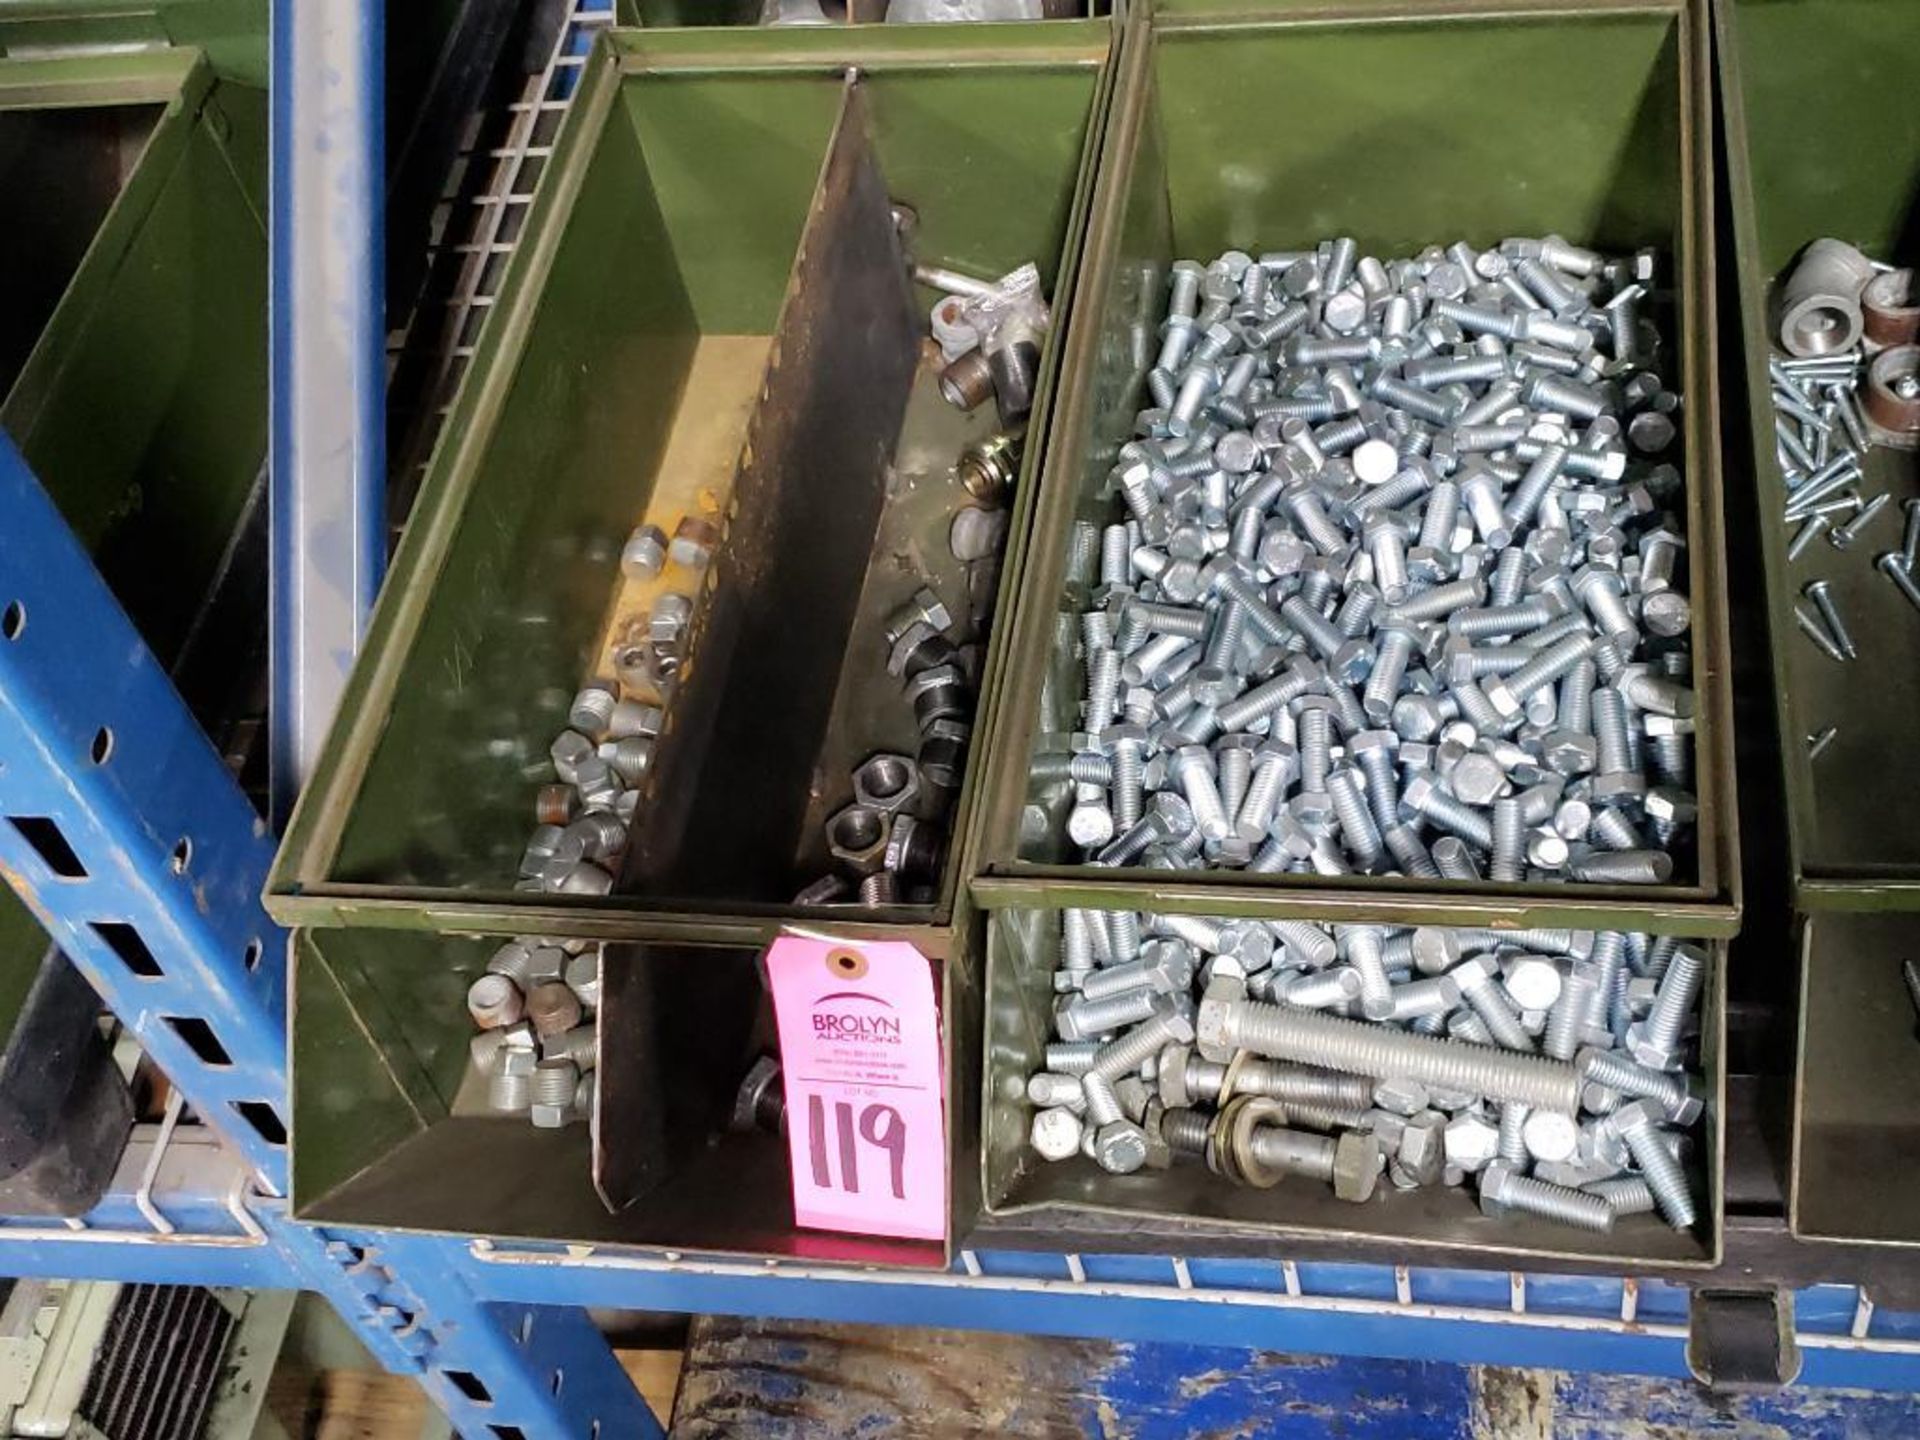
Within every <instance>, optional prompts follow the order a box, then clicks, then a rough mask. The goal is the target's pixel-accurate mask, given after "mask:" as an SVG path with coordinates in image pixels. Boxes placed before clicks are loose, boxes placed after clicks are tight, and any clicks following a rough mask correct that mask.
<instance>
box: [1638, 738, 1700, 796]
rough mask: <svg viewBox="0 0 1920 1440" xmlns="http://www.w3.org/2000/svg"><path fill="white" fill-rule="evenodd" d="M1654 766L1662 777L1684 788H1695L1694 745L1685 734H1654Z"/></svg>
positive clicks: (1651, 741)
mask: <svg viewBox="0 0 1920 1440" xmlns="http://www.w3.org/2000/svg"><path fill="white" fill-rule="evenodd" d="M1648 743H1649V745H1651V747H1652V750H1653V768H1654V770H1655V771H1656V772H1657V773H1658V774H1659V776H1660V779H1661V780H1662V781H1663V782H1664V783H1666V784H1668V785H1676V786H1678V787H1679V788H1680V789H1682V790H1690V789H1692V788H1693V746H1692V745H1691V744H1689V743H1688V741H1687V737H1686V736H1684V735H1652V736H1649V737H1648Z"/></svg>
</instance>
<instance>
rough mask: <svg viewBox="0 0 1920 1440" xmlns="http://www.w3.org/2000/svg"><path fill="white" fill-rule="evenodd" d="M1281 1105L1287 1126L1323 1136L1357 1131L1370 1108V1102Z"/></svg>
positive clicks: (1297, 1102) (1295, 1102)
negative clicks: (1285, 1113) (1343, 1131)
mask: <svg viewBox="0 0 1920 1440" xmlns="http://www.w3.org/2000/svg"><path fill="white" fill-rule="evenodd" d="M1283 1103H1284V1104H1285V1106H1286V1111H1287V1123H1288V1124H1289V1125H1297V1126H1301V1127H1303V1128H1305V1129H1308V1130H1318V1131H1320V1132H1322V1133H1323V1134H1333V1133H1335V1132H1337V1131H1340V1130H1355V1129H1358V1128H1359V1127H1360V1124H1361V1122H1362V1121H1363V1120H1364V1119H1365V1118H1366V1113H1367V1111H1368V1109H1369V1108H1370V1102H1369V1104H1364V1105H1322V1104H1318V1103H1316V1102H1314V1101H1308V1100H1302V1101H1286V1102H1283Z"/></svg>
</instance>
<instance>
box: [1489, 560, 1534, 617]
mask: <svg viewBox="0 0 1920 1440" xmlns="http://www.w3.org/2000/svg"><path fill="white" fill-rule="evenodd" d="M1527 565H1528V559H1527V552H1526V551H1525V550H1523V549H1521V548H1520V547H1519V546H1518V545H1515V546H1511V547H1510V548H1508V549H1505V550H1502V551H1501V552H1500V558H1499V559H1498V560H1495V561H1494V562H1493V579H1492V580H1490V581H1489V582H1488V583H1487V604H1488V605H1489V606H1490V607H1491V608H1493V609H1495V610H1503V609H1505V608H1506V607H1508V606H1509V605H1514V604H1517V603H1519V600H1520V593H1521V591H1522V590H1523V589H1524V588H1525V587H1526V583H1527ZM1542 623H1544V621H1543V622H1542Z"/></svg>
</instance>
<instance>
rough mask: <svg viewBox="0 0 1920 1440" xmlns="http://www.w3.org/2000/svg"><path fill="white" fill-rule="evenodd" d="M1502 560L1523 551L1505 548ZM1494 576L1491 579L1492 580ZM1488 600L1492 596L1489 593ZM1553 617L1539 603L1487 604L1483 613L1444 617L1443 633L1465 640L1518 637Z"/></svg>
mask: <svg viewBox="0 0 1920 1440" xmlns="http://www.w3.org/2000/svg"><path fill="white" fill-rule="evenodd" d="M1500 554H1501V556H1502V557H1505V556H1508V555H1519V556H1521V557H1522V558H1523V559H1524V558H1525V555H1526V552H1525V551H1522V550H1517V549H1507V550H1502V551H1501V552H1500ZM1498 578H1499V577H1498V576H1496V577H1495V579H1496V581H1497V580H1498ZM1487 598H1488V599H1489V600H1490V601H1491V600H1493V599H1494V598H1495V597H1494V596H1493V595H1492V594H1491V593H1489V595H1488V597H1487ZM1553 618H1554V614H1553V610H1552V609H1551V608H1550V607H1549V606H1548V605H1547V604H1546V603H1545V602H1544V601H1541V600H1528V601H1525V602H1524V603H1521V604H1511V603H1509V604H1490V605H1488V606H1487V608H1486V609H1484V610H1461V611H1456V612H1455V613H1454V614H1453V615H1451V616H1449V617H1448V618H1447V630H1448V632H1449V633H1451V634H1454V635H1460V636H1463V637H1465V638H1466V639H1468V640H1482V639H1485V638H1487V637H1488V636H1495V635H1520V634H1524V633H1525V632H1527V631H1529V630H1537V629H1539V628H1540V627H1541V626H1542V625H1545V624H1546V623H1547V622H1548V621H1549V620H1552V619H1553Z"/></svg>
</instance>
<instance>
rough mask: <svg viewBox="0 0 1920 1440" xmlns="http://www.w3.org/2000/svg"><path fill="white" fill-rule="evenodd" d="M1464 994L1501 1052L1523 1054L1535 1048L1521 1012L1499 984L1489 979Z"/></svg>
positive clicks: (1471, 1008) (1468, 1005)
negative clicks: (1522, 1019)
mask: <svg viewBox="0 0 1920 1440" xmlns="http://www.w3.org/2000/svg"><path fill="white" fill-rule="evenodd" d="M1462 995H1463V997H1464V998H1465V1000H1466V1002H1467V1007H1468V1008H1469V1009H1470V1010H1472V1011H1473V1013H1474V1014H1475V1015H1477V1016H1479V1017H1480V1023H1481V1024H1482V1025H1484V1026H1486V1027H1487V1034H1488V1035H1490V1036H1492V1037H1493V1042H1494V1043H1495V1044H1496V1045H1498V1046H1499V1047H1500V1048H1501V1049H1503V1050H1517V1051H1521V1052H1530V1051H1531V1050H1532V1049H1533V1040H1532V1037H1530V1036H1529V1035H1528V1034H1527V1031H1526V1027H1525V1026H1524V1025H1522V1024H1521V1023H1520V1012H1519V1011H1518V1010H1517V1009H1515V1008H1514V1004H1513V1001H1512V1000H1510V999H1509V998H1508V997H1507V992H1506V991H1505V990H1503V989H1501V987H1500V985H1499V983H1498V982H1497V981H1495V980H1493V979H1491V978H1488V979H1486V980H1483V981H1482V982H1481V983H1480V984H1478V985H1476V986H1474V987H1473V988H1472V989H1471V990H1463V991H1462Z"/></svg>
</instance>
